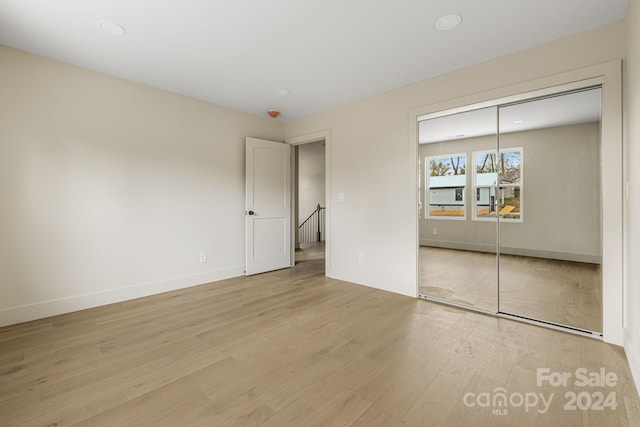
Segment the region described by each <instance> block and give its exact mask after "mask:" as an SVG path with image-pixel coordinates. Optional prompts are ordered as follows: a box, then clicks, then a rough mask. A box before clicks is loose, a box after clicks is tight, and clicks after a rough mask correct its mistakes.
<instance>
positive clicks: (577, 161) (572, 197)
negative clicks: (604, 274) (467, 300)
mask: <svg viewBox="0 0 640 427" xmlns="http://www.w3.org/2000/svg"><path fill="white" fill-rule="evenodd" d="M600 110H601V89H600V88H592V89H590V90H582V91H577V92H571V93H565V94H558V95H555V96H550V97H545V98H542V99H535V100H531V101H526V102H520V103H516V104H511V105H502V106H500V108H499V123H500V125H499V126H500V131H499V149H498V153H499V154H498V158H499V162H498V164H499V168H498V170H499V175H500V176H499V188H498V202H499V212H500V216H499V220H498V223H499V231H498V235H499V245H498V246H499V251H500V262H499V266H500V267H499V289H500V296H499V300H500V307H499V308H500V311H501V312H503V313H509V314H514V315H517V316H523V317H526V318H531V319H536V320H541V321H544V322H550V323H554V324H558V325H563V326H568V327H572V328H577V329H581V330H587V331H594V332H602V285H601V283H602V279H601V251H602V249H601V242H602V231H601V223H602V219H601V210H602V207H601V197H600V195H601V185H600V181H601V179H600V163H601V161H600V147H601V144H600V117H601V111H600Z"/></svg>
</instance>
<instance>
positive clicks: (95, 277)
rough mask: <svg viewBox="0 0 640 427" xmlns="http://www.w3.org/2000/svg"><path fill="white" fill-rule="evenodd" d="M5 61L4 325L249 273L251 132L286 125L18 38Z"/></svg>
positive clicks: (0, 52)
mask: <svg viewBox="0 0 640 427" xmlns="http://www.w3.org/2000/svg"><path fill="white" fill-rule="evenodd" d="M0 64H2V66H0V93H1V94H2V96H1V97H0V121H1V124H0V195H2V202H1V204H2V207H3V208H2V209H0V236H1V238H0V325H1V324H7V323H12V322H15V321H22V320H28V319H30V318H35V317H44V316H46V315H51V314H56V313H59V312H64V311H72V310H76V309H80V308H86V307H89V306H93V305H100V304H105V303H109V302H112V301H117V300H122V299H128V298H133V297H137V296H141V295H147V294H150V293H155V292H160V291H164V290H169V289H175V288H179V287H184V286H189V285H196V284H201V283H206V282H209V281H213V280H217V279H221V278H226V277H230V276H237V275H240V274H242V273H243V270H244V138H245V137H246V136H254V137H259V138H265V139H271V140H282V138H283V126H282V124H281V123H279V122H277V121H273V120H270V119H267V118H265V119H263V118H259V117H256V116H252V115H248V114H245V113H240V112H237V111H233V110H229V109H225V108H222V107H218V106H215V105H212V104H208V103H205V102H200V101H196V100H194V99H190V98H187V97H184V96H179V95H175V94H171V93H168V92H165V91H161V90H157V89H153V88H150V87H146V86H142V85H139V84H134V83H131V82H127V81H124V80H121V79H117V78H113V77H109V76H106V75H104V74H99V73H96V72H92V71H88V70H85V69H80V68H77V67H74V66H70V65H65V64H62V63H59V62H55V61H51V60H48V59H45V58H42V57H38V56H34V55H31V54H27V53H24V52H20V51H16V50H13V49H9V48H6V47H0ZM202 251H206V252H207V258H208V261H207V262H205V263H200V262H199V254H200V252H202Z"/></svg>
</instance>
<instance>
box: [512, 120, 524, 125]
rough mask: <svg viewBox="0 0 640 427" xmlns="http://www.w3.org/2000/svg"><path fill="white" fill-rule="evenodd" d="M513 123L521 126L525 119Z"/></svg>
mask: <svg viewBox="0 0 640 427" xmlns="http://www.w3.org/2000/svg"><path fill="white" fill-rule="evenodd" d="M513 123H515V124H517V125H519V124H520V123H524V119H518V120H514V121H513Z"/></svg>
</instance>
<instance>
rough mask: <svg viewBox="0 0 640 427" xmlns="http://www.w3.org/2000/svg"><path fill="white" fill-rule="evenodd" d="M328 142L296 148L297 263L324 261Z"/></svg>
mask: <svg viewBox="0 0 640 427" xmlns="http://www.w3.org/2000/svg"><path fill="white" fill-rule="evenodd" d="M325 148H326V142H325V141H324V139H323V140H320V141H314V142H308V143H305V144H299V145H296V146H295V147H294V159H295V165H296V166H295V168H294V169H295V179H294V182H295V184H294V188H295V191H296V197H295V200H296V202H295V204H294V206H295V207H294V209H295V212H294V218H295V220H294V223H295V224H296V230H295V238H296V244H295V254H294V258H295V263H296V264H299V263H312V262H313V263H318V264H324V261H325V242H326V234H327V230H326V173H325V169H326V156H325Z"/></svg>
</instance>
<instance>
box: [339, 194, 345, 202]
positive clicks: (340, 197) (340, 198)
mask: <svg viewBox="0 0 640 427" xmlns="http://www.w3.org/2000/svg"><path fill="white" fill-rule="evenodd" d="M338 201H339V202H344V193H338Z"/></svg>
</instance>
